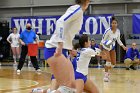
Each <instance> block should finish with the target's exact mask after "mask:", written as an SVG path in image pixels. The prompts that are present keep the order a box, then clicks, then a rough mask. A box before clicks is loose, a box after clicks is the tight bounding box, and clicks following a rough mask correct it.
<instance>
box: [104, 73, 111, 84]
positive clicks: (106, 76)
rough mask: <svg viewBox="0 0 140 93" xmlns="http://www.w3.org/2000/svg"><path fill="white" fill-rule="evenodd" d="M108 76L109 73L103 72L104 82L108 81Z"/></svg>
mask: <svg viewBox="0 0 140 93" xmlns="http://www.w3.org/2000/svg"><path fill="white" fill-rule="evenodd" d="M109 78H110V74H109V73H108V72H105V74H104V78H103V80H104V82H109Z"/></svg>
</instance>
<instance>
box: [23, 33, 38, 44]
mask: <svg viewBox="0 0 140 93" xmlns="http://www.w3.org/2000/svg"><path fill="white" fill-rule="evenodd" d="M20 39H21V40H22V41H23V42H24V43H25V44H26V45H28V44H29V43H33V42H34V41H35V39H36V34H35V32H34V31H33V30H31V31H27V30H24V31H23V32H22V33H21V34H20Z"/></svg>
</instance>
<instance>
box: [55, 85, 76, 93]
mask: <svg viewBox="0 0 140 93" xmlns="http://www.w3.org/2000/svg"><path fill="white" fill-rule="evenodd" d="M57 90H58V91H60V92H61V93H75V92H74V90H73V89H72V88H69V87H66V86H60V87H59V88H58V89H57Z"/></svg>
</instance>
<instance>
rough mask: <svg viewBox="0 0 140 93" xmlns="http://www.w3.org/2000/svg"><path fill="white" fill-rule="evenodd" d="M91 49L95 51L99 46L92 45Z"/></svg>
mask: <svg viewBox="0 0 140 93" xmlns="http://www.w3.org/2000/svg"><path fill="white" fill-rule="evenodd" d="M91 48H92V49H94V50H95V48H99V45H98V44H95V45H94V46H92V45H91Z"/></svg>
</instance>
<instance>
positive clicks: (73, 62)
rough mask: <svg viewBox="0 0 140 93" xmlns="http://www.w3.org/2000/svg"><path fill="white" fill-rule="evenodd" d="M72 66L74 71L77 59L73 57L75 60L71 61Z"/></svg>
mask: <svg viewBox="0 0 140 93" xmlns="http://www.w3.org/2000/svg"><path fill="white" fill-rule="evenodd" d="M72 65H73V69H74V71H76V68H77V57H75V58H74V59H73V60H72Z"/></svg>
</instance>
